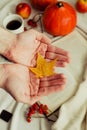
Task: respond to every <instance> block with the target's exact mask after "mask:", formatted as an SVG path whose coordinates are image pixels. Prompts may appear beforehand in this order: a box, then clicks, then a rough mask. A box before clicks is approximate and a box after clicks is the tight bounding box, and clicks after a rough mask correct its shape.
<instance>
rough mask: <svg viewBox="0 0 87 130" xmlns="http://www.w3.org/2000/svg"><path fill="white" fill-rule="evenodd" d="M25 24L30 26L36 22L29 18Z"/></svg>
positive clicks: (35, 25) (35, 24) (33, 25)
mask: <svg viewBox="0 0 87 130" xmlns="http://www.w3.org/2000/svg"><path fill="white" fill-rule="evenodd" d="M27 24H28V25H29V26H32V27H37V23H36V22H35V21H34V20H33V19H29V20H28V21H27Z"/></svg>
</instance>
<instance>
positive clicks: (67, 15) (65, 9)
mask: <svg viewBox="0 0 87 130" xmlns="http://www.w3.org/2000/svg"><path fill="white" fill-rule="evenodd" d="M76 21H77V15H76V11H75V9H74V8H73V7H72V6H71V5H70V4H68V3H67V2H63V1H59V2H57V3H56V4H51V5H49V6H48V7H47V8H46V10H45V11H44V14H43V16H42V22H43V26H44V28H45V30H46V31H47V32H48V33H49V34H51V35H54V36H58V35H60V36H63V35H66V34H69V33H70V32H72V31H73V29H74V28H75V26H76Z"/></svg>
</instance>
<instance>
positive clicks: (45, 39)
mask: <svg viewBox="0 0 87 130" xmlns="http://www.w3.org/2000/svg"><path fill="white" fill-rule="evenodd" d="M36 38H37V40H38V41H41V42H42V43H46V44H50V43H51V39H50V38H48V37H47V36H46V35H44V34H43V33H39V32H37V33H36Z"/></svg>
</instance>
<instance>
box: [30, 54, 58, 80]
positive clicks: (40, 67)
mask: <svg viewBox="0 0 87 130" xmlns="http://www.w3.org/2000/svg"><path fill="white" fill-rule="evenodd" d="M56 61H57V59H54V60H52V61H50V62H47V61H46V60H45V59H44V58H43V57H42V56H41V55H40V54H38V57H37V66H36V67H35V68H32V67H30V68H29V69H30V70H31V71H32V72H33V73H34V74H36V76H37V77H40V78H41V77H44V76H51V75H54V65H55V63H56Z"/></svg>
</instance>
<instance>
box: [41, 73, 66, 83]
mask: <svg viewBox="0 0 87 130" xmlns="http://www.w3.org/2000/svg"><path fill="white" fill-rule="evenodd" d="M58 78H59V79H61V78H65V76H64V74H55V75H52V76H46V77H43V78H41V79H40V82H43V81H49V80H53V79H58Z"/></svg>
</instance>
